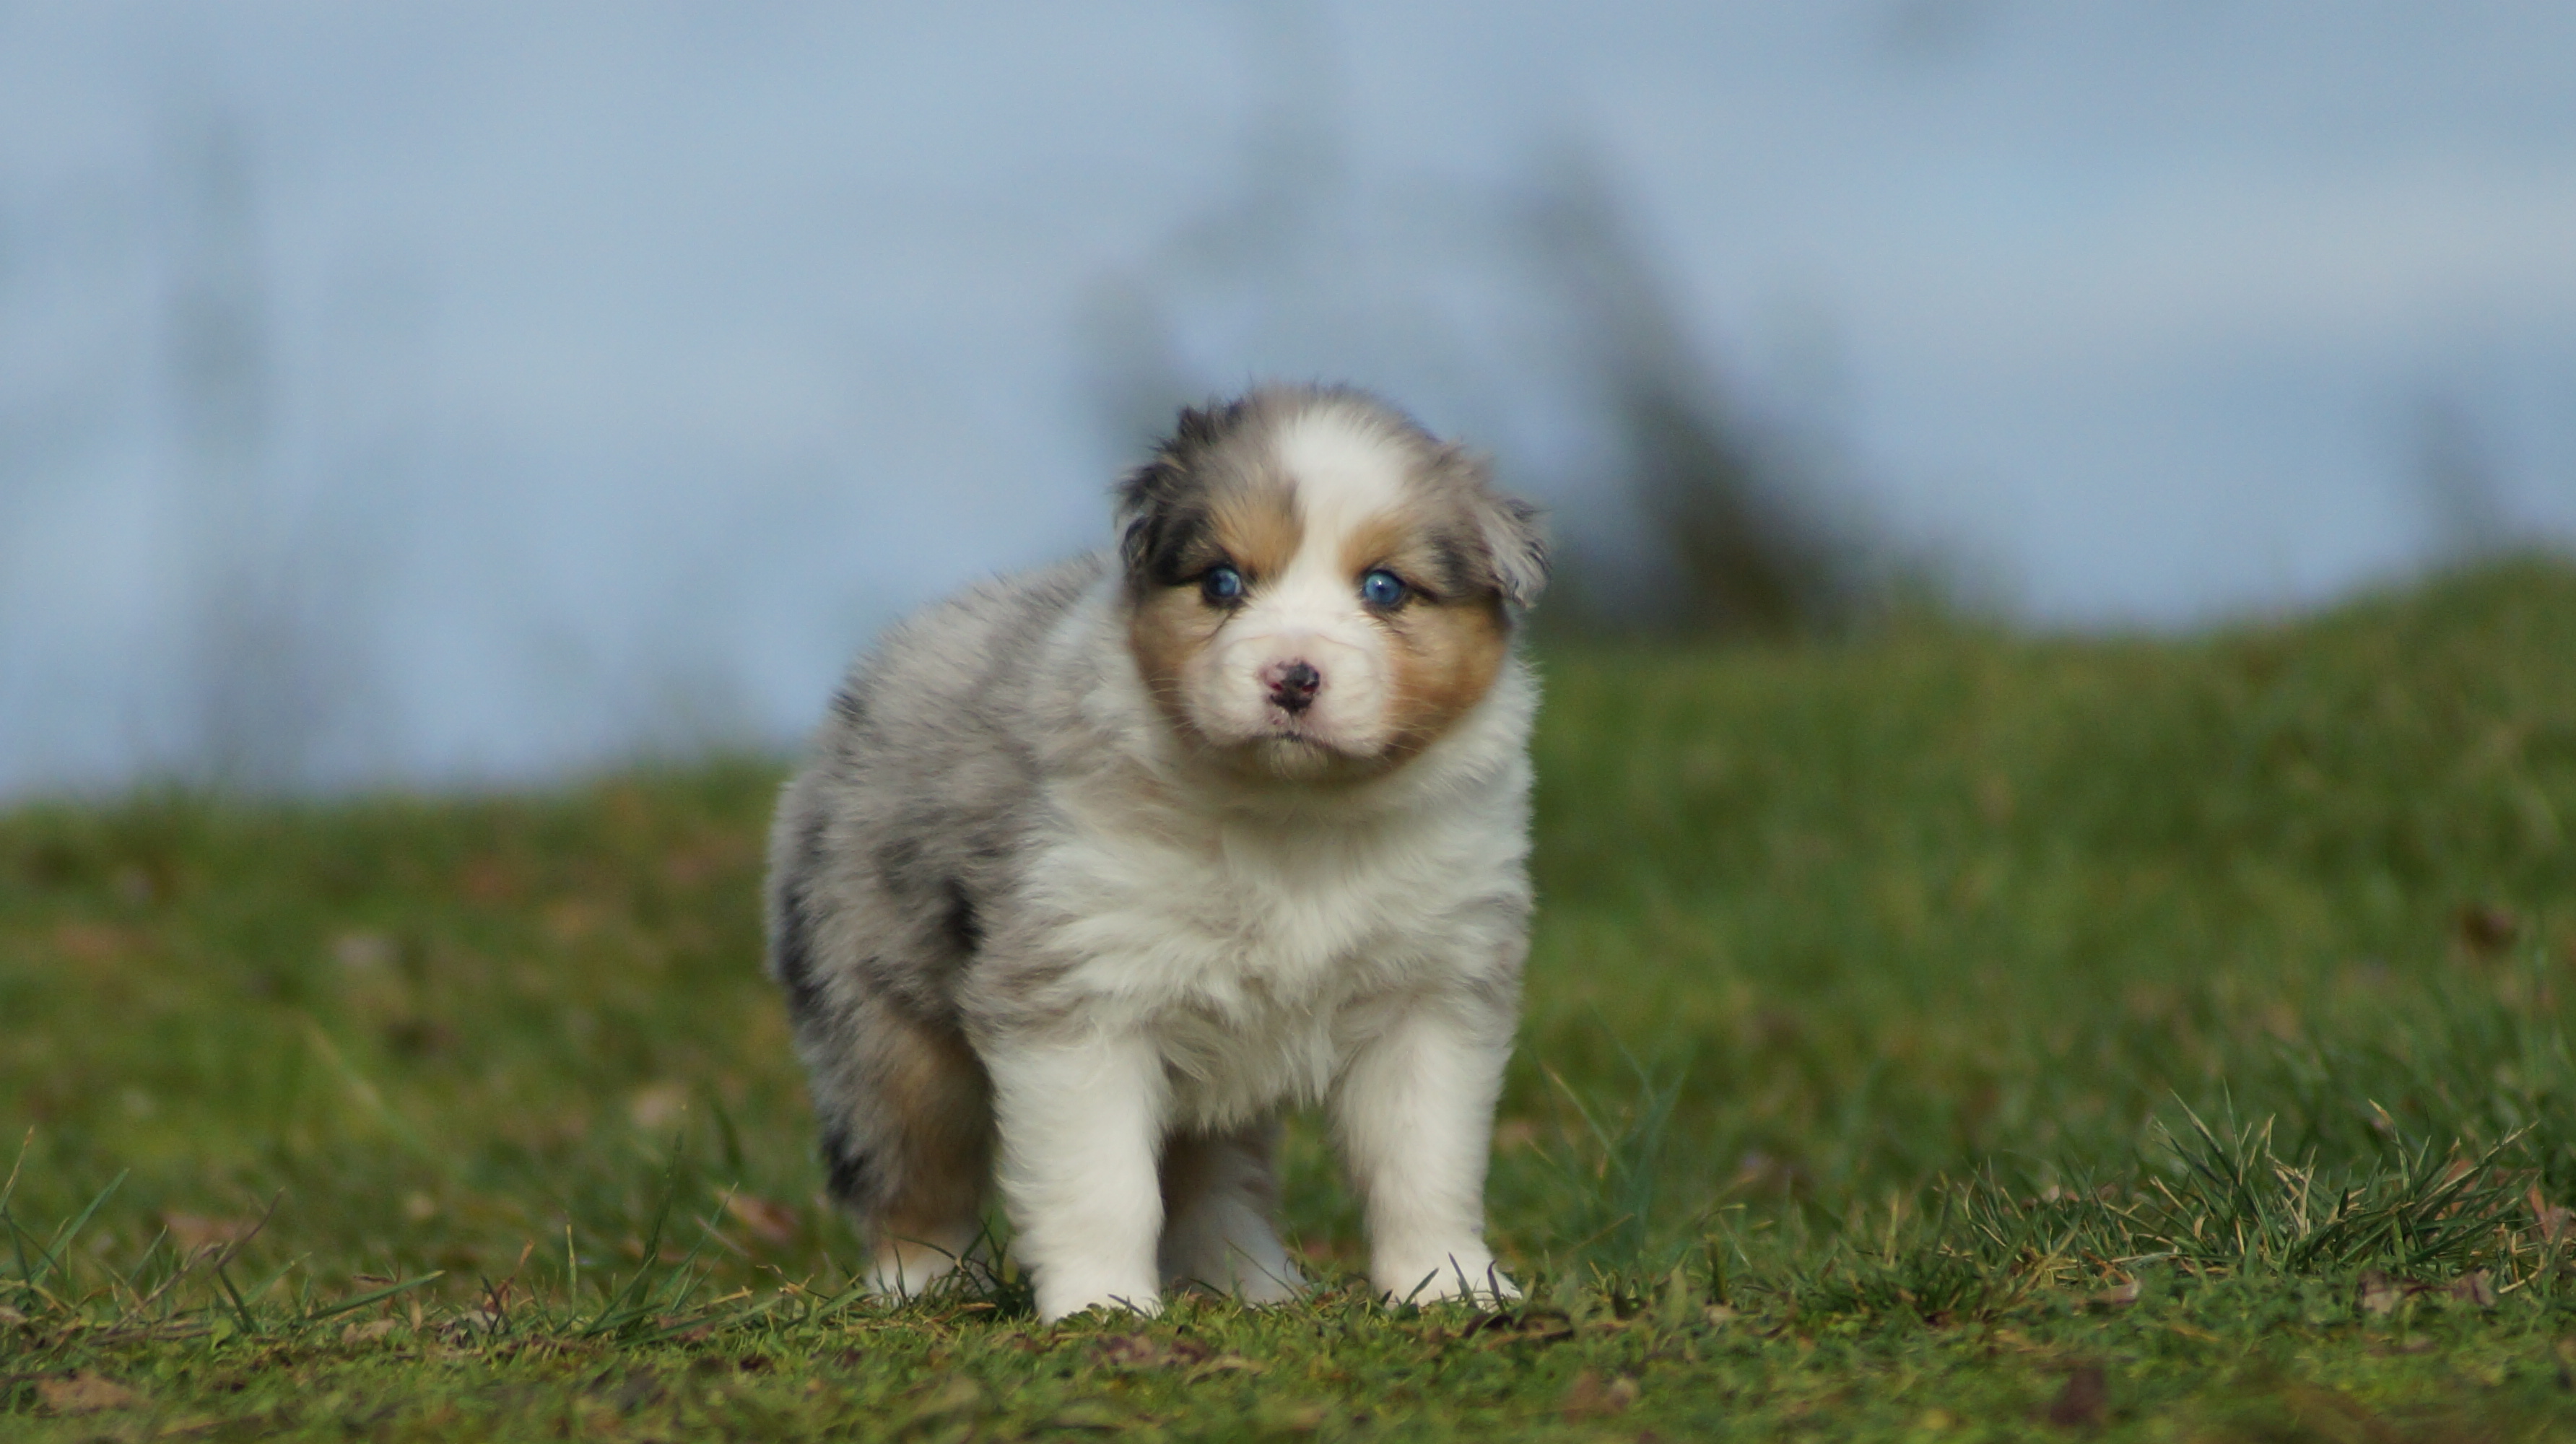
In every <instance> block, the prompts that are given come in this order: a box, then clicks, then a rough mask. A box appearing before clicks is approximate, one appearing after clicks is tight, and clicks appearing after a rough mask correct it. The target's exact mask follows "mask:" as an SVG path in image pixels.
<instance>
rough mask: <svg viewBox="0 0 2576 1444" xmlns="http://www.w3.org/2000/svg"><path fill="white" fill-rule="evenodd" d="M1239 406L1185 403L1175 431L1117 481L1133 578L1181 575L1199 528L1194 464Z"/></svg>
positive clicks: (1122, 555) (1124, 560)
mask: <svg viewBox="0 0 2576 1444" xmlns="http://www.w3.org/2000/svg"><path fill="white" fill-rule="evenodd" d="M1239 409H1240V407H1239V406H1237V407H1217V406H1209V407H1205V408H1201V407H1196V406H1185V407H1183V408H1181V415H1180V419H1179V421H1178V422H1176V423H1175V424H1174V425H1173V427H1172V434H1171V435H1170V436H1168V437H1165V438H1164V439H1163V440H1162V442H1161V443H1159V444H1158V445H1157V446H1156V447H1155V448H1154V459H1153V460H1151V461H1148V462H1146V463H1145V464H1144V465H1143V466H1140V467H1138V468H1136V469H1135V470H1134V471H1131V472H1129V473H1127V477H1126V479H1125V480H1123V481H1121V482H1119V483H1118V560H1119V562H1120V564H1121V565H1123V566H1125V567H1126V569H1127V575H1128V578H1129V579H1130V580H1131V581H1134V582H1136V583H1137V584H1138V585H1143V584H1145V583H1147V582H1149V581H1150V582H1157V583H1161V584H1163V585H1166V586H1168V585H1172V584H1173V583H1175V582H1176V581H1178V580H1179V575H1178V572H1177V571H1176V567H1177V566H1178V564H1179V561H1180V553H1181V552H1182V551H1183V550H1184V548H1185V547H1186V545H1187V543H1188V541H1189V539H1190V536H1191V535H1192V534H1193V532H1194V531H1195V529H1196V528H1195V525H1194V521H1195V512H1194V508H1193V507H1192V505H1191V502H1192V499H1193V498H1194V497H1195V496H1196V495H1197V494H1198V488H1197V485H1196V484H1195V483H1194V482H1193V481H1192V479H1191V476H1192V463H1193V462H1194V461H1196V460H1197V459H1198V458H1199V455H1200V453H1202V452H1204V451H1206V450H1207V449H1208V448H1210V447H1212V446H1214V445H1216V443H1217V442H1218V441H1220V440H1221V439H1223V436H1224V432H1225V427H1226V424H1227V422H1228V420H1229V419H1230V418H1231V417H1232V416H1233V415H1234V414H1235V412H1236V411H1238V410H1239Z"/></svg>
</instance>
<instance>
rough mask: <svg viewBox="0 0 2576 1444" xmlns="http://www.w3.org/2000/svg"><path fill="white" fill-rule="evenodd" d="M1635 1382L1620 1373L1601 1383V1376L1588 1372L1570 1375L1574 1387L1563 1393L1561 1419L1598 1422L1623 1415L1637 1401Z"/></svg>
mask: <svg viewBox="0 0 2576 1444" xmlns="http://www.w3.org/2000/svg"><path fill="white" fill-rule="evenodd" d="M1637 1394H1638V1388H1637V1381H1636V1380H1634V1379H1631V1378H1629V1377H1628V1376H1627V1375H1625V1374H1622V1375H1620V1376H1619V1377H1618V1378H1615V1379H1612V1380H1611V1381H1610V1382H1609V1383H1607V1384H1604V1383H1603V1382H1602V1381H1601V1375H1600V1374H1599V1373H1597V1372H1595V1371H1593V1370H1591V1369H1586V1370H1584V1371H1583V1372H1582V1373H1580V1374H1577V1375H1575V1376H1574V1387H1573V1388H1571V1389H1568V1390H1566V1392H1565V1417H1566V1418H1568V1419H1598V1418H1601V1417H1603V1416H1605V1415H1609V1414H1618V1413H1623V1412H1625V1411H1626V1410H1627V1408H1628V1406H1629V1405H1631V1404H1634V1403H1636V1402H1637Z"/></svg>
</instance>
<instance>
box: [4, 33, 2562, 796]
mask: <svg viewBox="0 0 2576 1444" xmlns="http://www.w3.org/2000/svg"><path fill="white" fill-rule="evenodd" d="M2571 76H2576V8H2570V7H2566V6H2563V5H2550V4H2543V3H2538V0H2531V3H2497V4H2488V5H2477V6H2445V5H2438V4H2434V3H2430V0H2422V3H2397V0H2340V3H2335V4H2326V3H2322V0H2231V3H2219V0H2103V3H2098V4H2086V5H2046V4H2041V3H2038V0H1831V3H1818V0H1799V3H1792V0H1774V3H1762V4H1755V3H1745V4H1732V5H1724V6H1713V5H1682V4H1671V3H1663V4H1657V3H1642V0H1640V3H1613V0H1602V3H1595V4H1591V5H1586V6H1581V7H1574V6H1562V5H1539V4H1530V3H1519V0H1482V3H1478V4H1474V5H1468V4H1463V3H1447V0H1424V3H1408V4H1401V5H1396V4H1377V5H1363V4H1358V3H1347V0H1345V3H1323V0H1310V3H1289V0H1239V3H1228V4H1215V3H1211V4H1181V3H1155V0H1101V3H1093V4H1086V5H1083V6H1080V7H1072V6H1061V5H1039V4H1033V3H1032V4H992V3H971V0H970V3H953V4H947V5H941V6H937V7H923V6H900V7H898V6H879V5H854V4H847V3H841V4H828V5H827V4H811V5H805V4H793V3H772V4H765V5H761V6H757V7H743V6H717V5H711V4H706V5H695V6H686V5H649V6H647V5H635V4H615V5H611V4H604V3H603V4H579V3H569V0H567V3H550V4H547V5H543V6H530V5H524V4H499V3H483V0H437V3H435V4H432V3H426V0H421V3H410V0H403V3H396V0H385V3H377V4H370V5H367V6H363V7H342V6H329V5H322V4H313V3H300V4H288V3H277V4H255V3H230V4H215V3H176V0H167V3H122V0H81V3H77V4H74V3H27V0H16V3H12V0H0V797H23V796H29V795H41V794H54V793H63V792H81V791H95V790H101V789H112V788H117V787H121V786H126V785H130V784H132V783H134V782H136V781H139V780H149V779H160V778H178V779H184V780H190V781H198V782H211V783H217V784H224V785H231V786H239V787H245V788H256V789H317V788H344V787H351V786H373V785H386V784H396V785H422V786H430V785H458V784H476V785H480V784H495V783H508V782H515V781H521V780H526V779H531V778H537V777H543V776H547V775H550V774H554V773H558V772H561V771H564V770H567V769H576V768H585V767H595V766H601V765H605V764H608V763H611V762H615V761H618V760H622V759H627V758H632V757H636V756H639V755H657V754H673V753H684V752H688V751H692V750H696V749H702V748H709V747H729V748H730V747H779V746H784V745H787V744H789V743H790V742H791V741H792V740H793V739H794V738H795V737H796V736H798V735H799V734H800V733H801V732H802V731H803V730H804V729H805V728H806V727H807V726H809V725H810V724H811V723H812V722H813V721H814V720H815V719H816V718H817V717H818V716H819V715H820V712H821V709H822V704H823V700H824V698H825V696H826V694H827V692H828V691H829V689H830V687H831V685H832V683H833V681H834V679H835V677H836V676H837V674H838V672H839V671H840V669H841V667H842V666H843V665H844V664H845V663H846V661H847V660H848V658H849V656H850V655H851V653H852V652H853V651H854V650H855V649H856V648H857V647H858V646H860V645H861V644H862V643H863V642H864V640H865V639H866V638H867V636H868V635H869V634H870V632H871V631H872V630H873V629H874V628H875V627H877V626H878V625H880V624H882V623H883V622H884V621H886V620H888V619H889V618H891V617H892V616H893V615H895V614H896V613H897V612H899V611H901V610H902V609H904V608H907V607H909V606H912V605H914V604H916V603H918V602H920V601H923V600H925V599H927V598H930V597H932V596H934V595H936V594H938V593H940V592H942V591H944V590H946V589H949V588H951V587H953V586H955V585H957V584H959V583H960V582H963V581H966V580H968V579H971V578H973V577H976V576H979V575H983V574H986V573H989V572H993V571H997V570H1001V569H1006V568H1009V567H1014V566H1018V565H1021V564H1025V563H1029V562H1033V561H1037V560H1040V559H1044V558H1048V557H1052V556H1057V555H1061V554H1064V553H1066V552H1069V551H1072V550H1075V549H1078V548H1081V547H1084V546H1089V545H1093V544H1096V543H1098V542H1100V541H1102V540H1105V538H1106V530H1107V528H1106V508H1105V504H1104V494H1105V489H1106V487H1107V485H1108V484H1109V482H1110V481H1111V479H1112V478H1113V477H1114V476H1115V475H1116V473H1117V472H1118V471H1119V470H1120V469H1121V468H1123V467H1124V466H1126V465H1128V464H1130V463H1131V462H1132V461H1133V460H1134V459H1135V458H1136V457H1137V455H1138V454H1139V451H1140V449H1141V447H1142V445H1143V443H1144V440H1145V438H1147V437H1148V436H1149V435H1150V434H1151V433H1152V432H1153V431H1154V430H1156V429H1157V428H1158V427H1160V426H1161V425H1163V424H1164V423H1165V422H1166V421H1168V419H1169V416H1170V414H1171V410H1172V408H1173V407H1174V406H1175V405H1176V404H1178V403H1179V402H1181V401H1185V400H1191V399H1197V398H1201V397H1204V396H1206V395H1208V394H1210V393H1212V392H1217V391H1224V390H1230V389H1233V388H1236V387H1239V386H1240V385H1242V384H1243V383H1244V382H1246V381H1247V380H1249V379H1252V378H1255V377H1286V378H1329V379H1346V380H1351V381H1356V382H1360V383H1363V384H1366V385H1369V386H1372V387H1376V388H1379V389H1382V390H1383V391H1385V392H1387V393H1388V394H1389V395H1391V396H1393V397H1395V398H1397V399H1398V400H1400V401H1401V402H1403V403H1404V404H1406V405H1407V406H1409V407H1411V408H1412V409H1414V410H1415V411H1416V412H1418V413H1419V414H1420V415H1421V416H1422V417H1423V418H1424V420H1425V421H1427V422H1428V423H1429V424H1430V425H1432V426H1433V427H1434V428H1435V429H1438V430H1441V431H1443V432H1454V433H1458V434H1461V435H1464V436H1466V437H1469V438H1471V439H1473V440H1474V441H1476V442H1477V443H1479V444H1480V445H1482V446H1483V447H1484V448H1486V449H1487V450H1489V451H1491V452H1492V453H1493V454H1494V455H1495V456H1496V458H1497V462H1498V467H1499V470H1500V471H1501V473H1502V475H1503V477H1504V478H1505V480H1506V481H1507V482H1508V483H1509V484H1510V485H1512V486H1513V487H1515V488H1517V489H1519V490H1522V491H1524V492H1526V493H1528V494H1531V495H1533V496H1535V497H1538V498H1540V499H1541V500H1543V501H1544V502H1546V503H1547V504H1548V505H1549V506H1550V508H1551V509H1552V511H1553V513H1554V516H1555V525H1556V529H1557V531H1558V533H1559V535H1560V538H1561V540H1562V542H1563V544H1564V548H1565V553H1566V557H1567V565H1566V570H1565V573H1564V581H1565V585H1564V587H1563V588H1562V589H1561V590H1560V592H1559V594H1558V595H1557V596H1556V597H1554V598H1552V599H1551V614H1552V618H1553V620H1554V623H1555V624H1556V625H1559V626H1563V627H1566V628H1568V629H1576V630H1590V631H1596V632H1607V633H1639V634H1646V635H1652V636H1664V637H1673V636H1730V635H1795V634H1804V633H1815V632H1831V631H1833V630H1836V629H1838V628H1845V627H1849V626H1853V625H1862V624H1865V622H1866V619H1867V618H1868V617H1869V616H1871V615H1873V614H1875V613H1877V612H1880V611H1883V610H1884V609H1885V608H1886V607H1888V606H1890V605H1893V604H1902V601H1903V599H1906V598H1919V597H1932V598H1937V599H1941V600H1942V601H1943V602H1944V604H1946V605H1951V606H1957V607H1961V608H1965V609H1968V610H1971V611H1975V612H1978V613H1981V614H1988V615H1995V616H1999V617H2002V618H2005V619H2008V620H2011V621H2013V622H2015V623H2017V624H2020V625H2026V626H2032V627H2041V628H2074V629H2095V630H2099V629H2124V628H2141V627H2144V628H2157V629H2170V628H2179V627H2187V626H2192V625H2196V624H2201V623H2205V622H2209V621H2214V620H2222V619H2228V618H2235V617H2241V616H2246V615H2249V614H2265V613H2274V612H2279V611H2284V610H2290V609H2297V608H2301V607H2306V606H2310V605H2314V604H2317V603H2320V602H2323V601H2326V600H2329V599H2332V598H2334V597H2336V596H2338V595H2341V594H2345V593H2348V592H2350V591H2352V590H2354V589H2356V588H2361V587H2365V586H2369V585H2373V584H2379V583H2384V582H2387V581H2390V580H2393V579H2397V578H2402V577H2404V576H2406V575H2409V574H2411V573H2414V572H2417V571H2420V570H2423V569H2426V568H2428V567H2433V566H2437V565H2441V564H2444V563H2447V562H2451V561H2456V560H2459V559H2461V558H2464V557H2469V556H2474V555H2476V554H2479V553H2483V552H2489V551H2495V550H2499V549H2504V548H2511V547H2525V546H2532V545H2544V546H2548V545H2564V544H2565V542H2566V541H2567V539H2569V538H2570V537H2576V82H2571V80H2570V77H2571Z"/></svg>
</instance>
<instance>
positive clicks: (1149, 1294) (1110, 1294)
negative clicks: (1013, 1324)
mask: <svg viewBox="0 0 2576 1444" xmlns="http://www.w3.org/2000/svg"><path fill="white" fill-rule="evenodd" d="M1037 1292H1038V1318H1039V1319H1040V1320H1041V1321H1043V1322H1045V1323H1050V1324H1052V1323H1056V1322H1058V1321H1059V1320H1063V1319H1069V1318H1072V1317H1073V1316H1074V1315H1075V1314H1078V1313H1082V1312H1084V1311H1085V1310H1088V1309H1098V1310H1100V1311H1102V1312H1103V1313H1111V1314H1121V1313H1124V1314H1143V1315H1145V1316H1146V1317H1147V1318H1151V1317H1153V1316H1154V1315H1156V1314H1159V1313H1161V1312H1162V1311H1163V1295H1162V1291H1161V1290H1160V1289H1158V1288H1156V1287H1155V1286H1154V1284H1153V1282H1152V1281H1151V1280H1146V1281H1143V1282H1136V1281H1132V1280H1118V1279H1084V1278H1080V1277H1074V1278H1064V1279H1059V1280H1053V1281H1051V1280H1049V1279H1048V1278H1047V1276H1046V1273H1045V1271H1043V1270H1041V1271H1040V1272H1039V1274H1038V1278H1037Z"/></svg>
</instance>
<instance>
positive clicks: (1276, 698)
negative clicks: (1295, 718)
mask: <svg viewBox="0 0 2576 1444" xmlns="http://www.w3.org/2000/svg"><path fill="white" fill-rule="evenodd" d="M1323 685H1324V676H1323V674H1322V673H1320V672H1318V671H1316V670H1315V669H1314V668H1312V667H1310V666H1307V665H1306V664H1305V663H1303V662H1291V663H1289V664H1288V665H1287V666H1285V667H1282V668H1280V669H1279V670H1277V671H1275V672H1273V673H1271V674H1270V700H1271V701H1273V702H1276V703H1278V704H1279V705H1280V706H1282V707H1285V708H1287V709H1288V710H1289V711H1291V712H1303V711H1305V710H1306V707H1307V705H1308V704H1309V703H1311V702H1313V701H1314V700H1315V690H1316V689H1317V688H1319V687H1321V686H1323Z"/></svg>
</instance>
